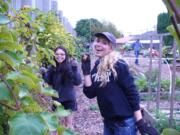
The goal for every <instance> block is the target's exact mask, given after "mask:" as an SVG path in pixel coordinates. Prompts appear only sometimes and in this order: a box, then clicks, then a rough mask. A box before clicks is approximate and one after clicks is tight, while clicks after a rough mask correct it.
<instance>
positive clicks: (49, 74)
mask: <svg viewBox="0 0 180 135" xmlns="http://www.w3.org/2000/svg"><path fill="white" fill-rule="evenodd" d="M43 79H44V81H45V82H46V83H48V84H49V85H53V67H52V66H51V67H49V68H48V70H47V72H46V73H45V74H44V75H43Z"/></svg>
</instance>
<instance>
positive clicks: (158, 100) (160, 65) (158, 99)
mask: <svg viewBox="0 0 180 135" xmlns="http://www.w3.org/2000/svg"><path fill="white" fill-rule="evenodd" d="M162 39H163V36H160V43H159V72H158V87H157V96H156V109H158V110H159V103H160V90H161V71H162V44H163V41H162Z"/></svg>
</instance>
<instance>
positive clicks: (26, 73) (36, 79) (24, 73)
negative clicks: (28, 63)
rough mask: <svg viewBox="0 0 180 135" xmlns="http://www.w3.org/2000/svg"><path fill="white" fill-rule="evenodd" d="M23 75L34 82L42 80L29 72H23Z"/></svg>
mask: <svg viewBox="0 0 180 135" xmlns="http://www.w3.org/2000/svg"><path fill="white" fill-rule="evenodd" d="M21 73H22V74H23V75H26V76H28V77H30V78H31V79H32V80H33V81H34V82H39V81H40V79H39V78H38V77H37V75H36V74H34V73H32V72H29V71H28V70H21Z"/></svg>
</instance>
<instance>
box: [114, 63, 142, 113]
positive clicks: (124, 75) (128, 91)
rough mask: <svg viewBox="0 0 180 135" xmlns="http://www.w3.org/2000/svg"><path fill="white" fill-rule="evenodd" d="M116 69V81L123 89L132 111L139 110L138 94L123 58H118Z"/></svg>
mask: <svg viewBox="0 0 180 135" xmlns="http://www.w3.org/2000/svg"><path fill="white" fill-rule="evenodd" d="M116 71H117V82H118V84H119V86H120V87H121V88H122V90H123V91H124V93H125V95H126V97H127V100H128V102H129V103H130V105H131V107H132V109H133V111H137V110H139V109H140V105H139V103H140V96H139V92H138V90H137V87H136V85H135V83H134V78H133V76H132V75H131V73H130V71H129V67H128V65H127V64H126V63H125V62H124V61H123V60H119V61H118V62H117V64H116Z"/></svg>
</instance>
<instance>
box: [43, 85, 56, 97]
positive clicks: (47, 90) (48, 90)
mask: <svg viewBox="0 0 180 135" xmlns="http://www.w3.org/2000/svg"><path fill="white" fill-rule="evenodd" d="M41 92H42V93H43V94H44V95H46V96H53V97H58V92H57V91H55V90H54V89H52V88H50V87H43V88H42V89H41Z"/></svg>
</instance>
